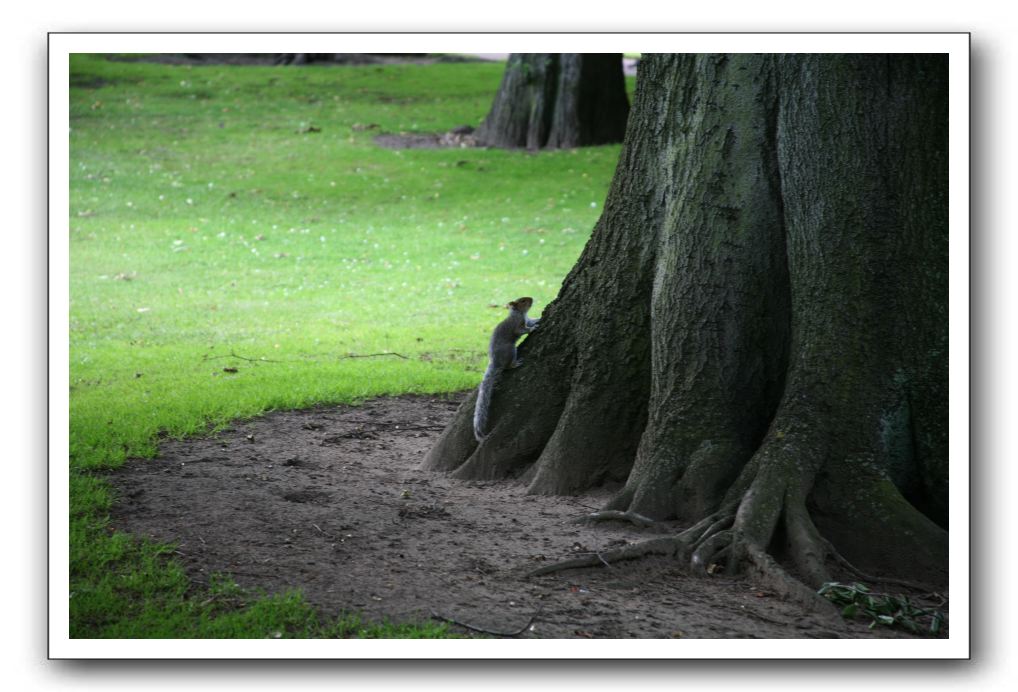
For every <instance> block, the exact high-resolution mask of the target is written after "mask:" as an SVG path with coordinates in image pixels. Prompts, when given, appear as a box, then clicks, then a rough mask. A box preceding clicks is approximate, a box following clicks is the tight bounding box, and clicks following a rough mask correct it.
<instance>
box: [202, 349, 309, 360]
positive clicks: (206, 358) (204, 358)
mask: <svg viewBox="0 0 1018 692" xmlns="http://www.w3.org/2000/svg"><path fill="white" fill-rule="evenodd" d="M220 358H236V359H237V360H246V361H247V362H249V363H286V362H290V361H285V360H271V359H269V358H264V357H263V358H248V357H247V356H242V355H239V354H236V353H234V352H233V351H230V353H229V355H226V356H210V355H208V354H205V355H204V356H202V357H201V359H202V360H203V361H206V360H219V359H220Z"/></svg>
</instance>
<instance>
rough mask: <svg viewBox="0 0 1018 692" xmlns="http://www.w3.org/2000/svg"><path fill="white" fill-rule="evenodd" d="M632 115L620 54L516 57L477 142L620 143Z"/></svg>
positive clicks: (544, 144)
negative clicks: (627, 119)
mask: <svg viewBox="0 0 1018 692" xmlns="http://www.w3.org/2000/svg"><path fill="white" fill-rule="evenodd" d="M628 115H629V99H628V98H627V97H626V84H625V77H624V76H623V74H622V56H621V55H620V54H618V53H513V54H512V55H510V56H509V60H508V61H507V62H506V68H505V74H504V75H503V76H502V84H501V85H500V86H499V89H498V93H497V94H496V95H495V101H494V103H493V104H492V106H491V111H490V112H489V113H488V116H487V117H486V118H485V119H484V122H483V123H481V126H480V127H478V128H477V132H476V133H475V135H474V136H475V138H476V139H477V141H478V143H480V144H483V145H487V146H495V147H505V148H519V147H526V148H527V149H545V148H548V149H554V148H569V147H582V146H592V145H596V144H610V143H613V142H621V141H622V138H623V135H624V134H625V131H626V118H627V116H628Z"/></svg>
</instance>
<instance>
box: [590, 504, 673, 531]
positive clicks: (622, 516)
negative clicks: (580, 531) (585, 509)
mask: <svg viewBox="0 0 1018 692" xmlns="http://www.w3.org/2000/svg"><path fill="white" fill-rule="evenodd" d="M573 521H574V522H575V523H577V524H594V523H596V522H599V521H628V522H629V523H630V524H634V525H636V526H639V527H640V528H641V529H645V528H647V527H648V526H653V525H654V523H655V522H654V520H653V519H651V518H649V517H645V516H643V515H642V514H637V513H636V512H621V511H619V510H617V509H606V510H602V511H600V512H592V513H591V514H585V515H584V516H582V517H579V518H578V519H574V520H573Z"/></svg>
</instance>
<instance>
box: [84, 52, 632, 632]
mask: <svg viewBox="0 0 1018 692" xmlns="http://www.w3.org/2000/svg"><path fill="white" fill-rule="evenodd" d="M502 69H503V66H502V65H499V64H486V63H465V64H436V65H427V66H412V65H406V66H386V67H375V66H366V67H335V66H331V67H327V66H322V67H299V68H294V67H230V66H222V67H219V66H202V67H187V66H167V65H156V64H149V63H142V62H114V61H110V60H107V59H105V58H104V57H102V56H93V55H79V56H74V57H73V58H72V60H71V70H70V71H71V84H70V87H71V99H70V103H71V106H70V108H71V110H70V124H71V130H70V134H69V136H70V164H71V170H70V231H71V232H70V257H71V273H70V296H71V311H70V315H69V319H70V353H71V362H70V383H71V384H70V420H71V423H70V502H71V517H70V520H71V530H70V537H71V574H70V579H71V593H70V599H71V600H70V604H71V636H74V637H192V636H197V637H265V636H382V637H386V636H389V637H391V636H443V635H444V633H445V628H444V627H440V626H435V625H429V624H425V625H422V626H420V627H414V626H406V625H393V626H375V625H361V624H360V623H359V621H358V620H357V619H356V617H353V616H351V617H350V618H345V619H343V620H341V621H338V622H319V621H318V619H317V618H316V616H315V614H314V612H313V611H312V610H311V608H310V607H309V606H308V605H307V604H306V603H304V602H303V601H302V600H301V598H300V595H299V594H275V595H266V596H261V597H256V596H254V595H252V594H243V593H240V592H237V591H236V589H235V588H234V587H233V586H232V581H231V580H230V578H229V577H228V575H224V576H223V577H222V578H221V580H220V582H219V583H218V584H217V586H215V587H214V588H213V589H212V591H209V590H199V589H197V588H196V587H194V586H193V585H190V584H189V583H188V581H187V579H186V577H185V575H184V574H183V572H182V571H181V570H180V568H179V566H177V565H176V564H175V563H174V562H173V560H172V559H171V555H170V553H171V551H170V550H169V548H168V547H167V546H159V545H153V544H149V543H146V542H142V541H139V540H135V539H133V538H131V537H127V536H124V535H122V534H116V533H112V532H111V531H110V530H109V527H108V520H107V518H106V514H107V512H108V508H109V507H110V503H111V502H113V501H114V498H112V497H111V491H110V488H109V485H108V483H107V482H106V481H105V480H104V479H103V477H102V473H101V472H102V471H103V470H104V469H109V468H113V467H116V466H117V465H119V464H121V463H122V462H123V461H124V459H126V458H128V457H137V456H142V457H145V456H151V455H153V454H154V453H155V451H156V441H157V439H158V438H159V436H165V435H170V436H175V437H176V436H183V435H189V434H202V433H205V432H207V431H208V430H210V428H213V427H214V426H216V425H222V424H225V423H226V422H227V421H229V420H231V419H234V418H242V417H250V416H255V415H258V414H259V413H262V412H264V411H267V410H271V409H279V408H297V407H303V406H310V405H312V404H321V403H350V402H356V401H358V400H360V399H364V398H366V397H371V396H377V395H381V394H400V393H406V392H419V393H438V392H450V391H455V390H461V389H464V388H468V387H471V386H474V385H475V384H476V383H477V381H478V380H479V378H480V373H481V372H482V371H483V368H484V365H485V363H484V358H485V348H486V341H487V337H488V334H489V333H490V329H491V327H492V326H493V325H494V324H495V323H496V322H497V321H498V320H499V319H501V318H502V310H501V307H500V306H501V305H502V304H504V303H505V302H506V301H508V300H510V299H512V298H515V297H517V296H519V295H531V296H533V297H534V300H535V304H536V309H535V315H536V314H539V311H540V308H541V307H542V306H544V305H545V304H547V302H548V301H550V300H551V299H552V298H554V297H555V295H556V293H557V291H558V287H559V285H560V283H561V281H562V279H563V278H564V277H565V275H566V273H567V272H568V270H569V269H570V267H571V266H572V264H573V263H574V262H575V260H576V258H577V256H578V255H579V253H580V250H581V249H582V247H583V245H584V243H585V242H586V240H587V238H588V237H589V235H590V231H591V229H592V226H593V224H594V222H595V221H596V219H597V217H598V216H599V214H600V212H601V205H602V202H603V201H604V198H605V195H606V193H607V188H608V184H609V181H610V178H611V174H612V171H613V170H614V167H615V163H616V161H617V158H618V154H619V147H618V146H611V147H593V148H587V149H580V150H574V151H558V152H547V153H541V154H538V155H535V154H529V153H526V152H507V151H494V150H481V149H442V150H403V151H393V150H387V149H382V148H379V147H376V146H375V145H374V144H373V142H372V138H373V137H374V135H375V134H377V133H379V132H429V131H443V130H447V129H449V128H452V127H454V126H456V125H461V124H464V123H467V124H473V125H476V124H478V123H479V121H480V120H481V119H482V118H483V116H484V115H485V113H486V112H487V109H488V107H489V105H490V103H491V100H492V98H493V96H494V93H495V90H496V88H497V86H498V83H499V80H500V78H501V72H502ZM631 81H632V80H630V88H632V83H631ZM496 307H497V308H498V309H496ZM368 354H399V356H403V357H402V358H401V357H398V356H395V355H392V356H386V355H375V356H372V357H365V358H351V357H349V356H351V355H359V356H364V355H368ZM227 368H228V369H230V370H235V371H236V372H227V371H226V370H225V369H227ZM224 594H225V595H224Z"/></svg>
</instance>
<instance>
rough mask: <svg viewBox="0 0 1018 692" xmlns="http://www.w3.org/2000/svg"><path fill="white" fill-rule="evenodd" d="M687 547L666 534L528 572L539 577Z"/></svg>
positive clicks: (675, 551) (678, 550)
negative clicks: (662, 536)
mask: <svg viewBox="0 0 1018 692" xmlns="http://www.w3.org/2000/svg"><path fill="white" fill-rule="evenodd" d="M685 549H686V544H685V543H684V542H683V541H682V540H681V539H680V538H679V537H678V536H666V537H664V538H652V539H650V540H647V541H641V542H639V543H633V544H632V545H626V546H623V547H621V548H615V549H614V550H608V551H605V552H603V553H592V554H590V555H584V556H583V557H574V558H572V559H569V560H563V561H561V562H556V563H555V564H552V565H545V566H543V567H538V568H537V569H535V570H532V571H530V572H527V576H528V577H537V576H540V575H542V574H553V573H555V572H561V571H563V570H567V569H578V568H581V567H599V566H601V565H610V564H611V563H612V562H621V561H623V560H635V559H637V558H641V557H646V556H647V555H668V556H675V555H677V554H678V553H680V552H682V551H684V550H685Z"/></svg>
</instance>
